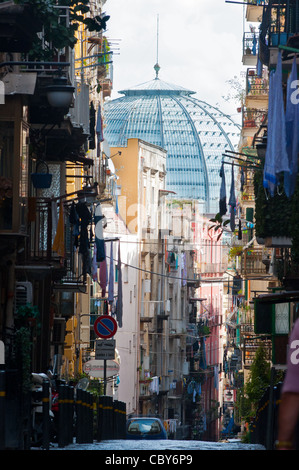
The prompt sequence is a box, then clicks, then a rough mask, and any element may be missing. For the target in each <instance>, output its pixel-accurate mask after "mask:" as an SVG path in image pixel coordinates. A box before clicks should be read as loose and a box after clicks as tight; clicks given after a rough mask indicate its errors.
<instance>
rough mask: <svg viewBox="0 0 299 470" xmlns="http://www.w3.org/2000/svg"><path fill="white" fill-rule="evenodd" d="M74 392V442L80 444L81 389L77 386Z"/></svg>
mask: <svg viewBox="0 0 299 470" xmlns="http://www.w3.org/2000/svg"><path fill="white" fill-rule="evenodd" d="M76 393H77V396H76V442H77V443H78V444H82V390H81V389H80V388H78V389H77V392H76Z"/></svg>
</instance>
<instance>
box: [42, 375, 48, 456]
mask: <svg viewBox="0 0 299 470" xmlns="http://www.w3.org/2000/svg"><path fill="white" fill-rule="evenodd" d="M42 402H43V444H42V446H43V449H45V450H49V448H50V383H49V380H43V396H42Z"/></svg>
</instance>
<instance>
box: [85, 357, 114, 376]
mask: <svg viewBox="0 0 299 470" xmlns="http://www.w3.org/2000/svg"><path fill="white" fill-rule="evenodd" d="M104 367H105V366H104V364H103V361H101V360H97V359H91V360H90V361H88V362H85V364H83V370H84V372H85V373H86V374H88V375H91V376H92V377H95V378H99V379H100V378H103V377H104V375H105V373H104ZM119 369H120V365H119V364H118V363H117V362H116V361H109V360H108V361H107V364H106V377H107V378H108V377H114V376H115V375H117V374H118V373H119Z"/></svg>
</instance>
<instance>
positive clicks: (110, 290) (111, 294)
mask: <svg viewBox="0 0 299 470" xmlns="http://www.w3.org/2000/svg"><path fill="white" fill-rule="evenodd" d="M113 301H114V259H113V242H111V246H110V268H109V288H108V302H110V303H112V302H113Z"/></svg>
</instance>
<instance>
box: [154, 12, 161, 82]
mask: <svg viewBox="0 0 299 470" xmlns="http://www.w3.org/2000/svg"><path fill="white" fill-rule="evenodd" d="M158 57H159V15H157V62H156V64H155V65H154V70H155V72H156V79H158V78H159V77H158V75H159V71H160V68H161V67H160V65H159V61H158Z"/></svg>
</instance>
